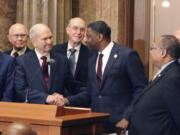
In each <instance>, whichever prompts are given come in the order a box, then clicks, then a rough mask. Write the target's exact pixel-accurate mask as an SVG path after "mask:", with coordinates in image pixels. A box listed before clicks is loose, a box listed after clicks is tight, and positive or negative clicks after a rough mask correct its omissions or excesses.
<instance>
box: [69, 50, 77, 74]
mask: <svg viewBox="0 0 180 135" xmlns="http://www.w3.org/2000/svg"><path fill="white" fill-rule="evenodd" d="M69 51H70V53H71V54H70V56H69V64H70V68H71V72H72V74H73V75H74V73H75V58H76V57H75V52H76V49H74V48H71V49H69Z"/></svg>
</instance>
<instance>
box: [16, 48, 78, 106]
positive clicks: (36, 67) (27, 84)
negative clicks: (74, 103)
mask: <svg viewBox="0 0 180 135" xmlns="http://www.w3.org/2000/svg"><path fill="white" fill-rule="evenodd" d="M50 58H51V59H54V60H55V61H56V63H53V64H51V65H50V79H49V82H50V84H49V88H47V86H46V84H45V82H44V79H43V75H42V72H41V69H40V64H39V61H38V58H37V55H36V53H35V51H31V52H29V53H27V54H25V55H22V56H19V57H17V59H16V75H15V90H16V101H17V102H24V101H25V100H26V99H28V102H30V103H38V104H44V103H45V101H46V98H47V96H48V95H49V94H53V93H54V92H56V93H60V94H64V88H65V87H66V88H67V89H68V90H69V91H70V92H71V93H72V94H76V93H78V92H79V91H78V88H80V87H81V85H80V83H78V82H75V81H74V80H73V77H72V74H71V71H70V68H69V65H68V60H67V58H66V57H65V56H63V55H60V54H56V53H50Z"/></svg>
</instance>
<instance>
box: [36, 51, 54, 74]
mask: <svg viewBox="0 0 180 135" xmlns="http://www.w3.org/2000/svg"><path fill="white" fill-rule="evenodd" d="M34 50H35V53H36V55H37V57H38V61H39V64H40V66H42V63H43V60H42V59H41V57H42V55H41V54H40V53H39V52H38V51H37V50H36V49H34ZM46 57H47V61H49V60H50V55H49V54H48V55H47V56H46ZM48 74H49V75H50V65H49V64H48Z"/></svg>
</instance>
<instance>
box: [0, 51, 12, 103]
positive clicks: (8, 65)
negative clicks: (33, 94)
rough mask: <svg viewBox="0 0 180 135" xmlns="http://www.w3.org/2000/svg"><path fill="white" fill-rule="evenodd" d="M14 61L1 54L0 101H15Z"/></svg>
mask: <svg viewBox="0 0 180 135" xmlns="http://www.w3.org/2000/svg"><path fill="white" fill-rule="evenodd" d="M14 68H15V62H14V59H13V58H12V57H10V56H8V55H6V54H3V53H1V52H0V100H1V101H12V100H13V82H14Z"/></svg>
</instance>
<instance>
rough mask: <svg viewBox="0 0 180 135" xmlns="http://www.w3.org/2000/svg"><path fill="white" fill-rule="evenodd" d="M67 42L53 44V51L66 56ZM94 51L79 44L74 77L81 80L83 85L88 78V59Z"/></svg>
mask: <svg viewBox="0 0 180 135" xmlns="http://www.w3.org/2000/svg"><path fill="white" fill-rule="evenodd" d="M67 48H68V43H63V44H59V45H55V46H54V47H53V51H55V52H57V53H60V54H63V55H65V56H67ZM93 53H95V52H94V51H92V50H90V49H88V47H86V46H85V45H83V44H81V47H80V52H79V57H78V61H77V65H76V70H75V74H74V78H75V79H76V80H77V81H80V82H82V83H83V84H84V85H87V78H88V60H89V58H90V57H91V56H92V55H93Z"/></svg>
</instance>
